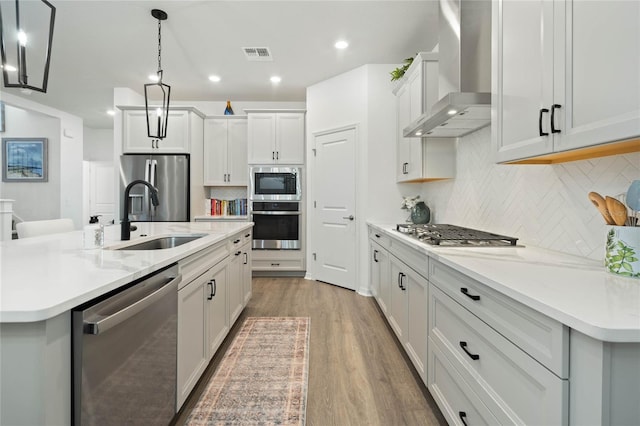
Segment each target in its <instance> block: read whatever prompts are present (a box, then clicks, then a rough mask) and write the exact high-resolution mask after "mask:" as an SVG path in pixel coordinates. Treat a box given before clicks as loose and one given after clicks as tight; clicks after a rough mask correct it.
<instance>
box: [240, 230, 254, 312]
mask: <svg viewBox="0 0 640 426" xmlns="http://www.w3.org/2000/svg"><path fill="white" fill-rule="evenodd" d="M248 241H249V242H247V243H246V244H245V245H244V246H242V259H241V261H242V273H241V275H242V291H243V306H247V303H249V300H251V294H252V282H251V239H249V240H248Z"/></svg>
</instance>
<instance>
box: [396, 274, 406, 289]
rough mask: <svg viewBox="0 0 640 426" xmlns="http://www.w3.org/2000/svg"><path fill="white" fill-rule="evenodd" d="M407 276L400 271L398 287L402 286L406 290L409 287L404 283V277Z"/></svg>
mask: <svg viewBox="0 0 640 426" xmlns="http://www.w3.org/2000/svg"><path fill="white" fill-rule="evenodd" d="M404 277H406V275H405V274H404V273H403V272H400V273H399V274H398V287H400V289H401V290H406V289H407V288H406V287H405V286H403V285H402V279H403V278H404Z"/></svg>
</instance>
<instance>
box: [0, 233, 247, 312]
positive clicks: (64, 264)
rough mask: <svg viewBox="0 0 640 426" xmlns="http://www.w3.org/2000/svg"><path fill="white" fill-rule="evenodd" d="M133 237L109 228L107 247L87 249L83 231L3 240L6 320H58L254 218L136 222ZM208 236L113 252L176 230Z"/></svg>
mask: <svg viewBox="0 0 640 426" xmlns="http://www.w3.org/2000/svg"><path fill="white" fill-rule="evenodd" d="M135 225H136V226H137V227H138V229H137V230H136V231H133V232H132V233H131V241H129V242H125V241H120V226H119V225H113V226H107V227H105V246H104V248H103V249H91V250H85V249H83V248H82V231H74V232H67V233H62V234H52V235H45V236H41V237H34V238H25V239H22V240H20V239H19V240H12V241H3V242H0V322H33V321H41V320H45V319H49V318H52V317H54V316H56V315H58V314H61V313H63V312H65V311H68V310H70V309H72V308H74V307H76V306H78V305H80V304H82V303H85V302H87V301H89V300H91V299H94V298H96V297H98V296H101V295H103V294H105V293H107V292H109V291H111V290H114V289H116V288H118V287H120V286H122V285H124V284H127V283H129V282H131V281H134V280H136V279H138V278H141V277H144V276H145V275H147V274H149V273H151V272H154V271H156V270H158V269H161V268H163V267H165V266H167V265H171V264H172V263H174V262H177V261H178V260H180V259H182V258H184V257H186V256H189V255H191V254H193V253H196V252H198V251H200V250H202V249H205V248H207V247H208V246H210V245H213V244H215V243H217V242H219V241H223V240H225V239H227V238H229V237H231V236H232V235H234V234H235V233H237V232H241V231H243V230H245V229H249V228H251V227H252V226H253V223H252V222H155V223H148V222H136V223H135ZM191 233H206V234H209V235H207V236H205V237H202V238H199V239H196V240H194V241H192V242H189V243H186V244H183V245H181V246H178V247H175V248H170V249H162V250H139V251H133V250H111V249H110V247H114V246H120V245H125V244H128V243H132V242H134V241H135V240H137V241H144V240H145V239H150V238H151V237H152V236H159V235H170V234H191Z"/></svg>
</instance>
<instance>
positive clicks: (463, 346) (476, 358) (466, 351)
mask: <svg viewBox="0 0 640 426" xmlns="http://www.w3.org/2000/svg"><path fill="white" fill-rule="evenodd" d="M460 347H461V348H462V350H463V351H464V352H465V353H466V354H467V355H469V358H471V359H472V360H474V361H477V360H479V359H480V355H476V354H472V353H471V352H469V351H468V350H467V342H460Z"/></svg>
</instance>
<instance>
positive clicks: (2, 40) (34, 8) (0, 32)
mask: <svg viewBox="0 0 640 426" xmlns="http://www.w3.org/2000/svg"><path fill="white" fill-rule="evenodd" d="M55 18H56V8H55V7H53V5H52V4H51V3H49V2H48V1H46V0H15V1H14V0H0V56H1V58H2V76H3V79H4V86H5V87H16V88H22V89H28V90H35V91H38V92H43V93H46V92H47V84H48V80H49V65H50V63H51V46H52V44H53V27H54V23H55Z"/></svg>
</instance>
